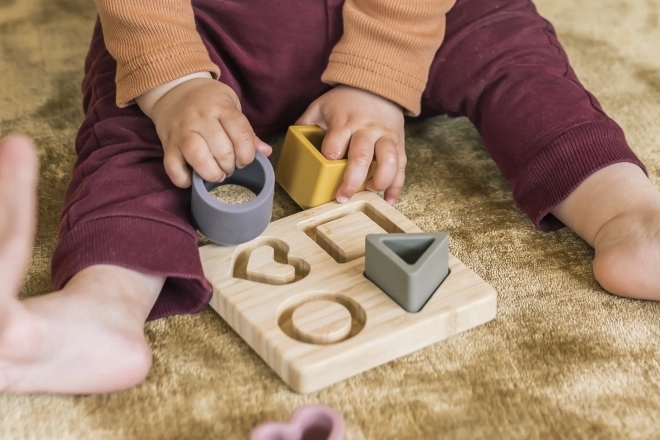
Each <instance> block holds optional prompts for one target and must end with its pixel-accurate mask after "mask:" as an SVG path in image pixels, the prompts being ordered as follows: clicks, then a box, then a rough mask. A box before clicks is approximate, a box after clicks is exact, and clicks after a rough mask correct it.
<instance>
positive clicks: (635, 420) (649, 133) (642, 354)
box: [0, 0, 660, 440]
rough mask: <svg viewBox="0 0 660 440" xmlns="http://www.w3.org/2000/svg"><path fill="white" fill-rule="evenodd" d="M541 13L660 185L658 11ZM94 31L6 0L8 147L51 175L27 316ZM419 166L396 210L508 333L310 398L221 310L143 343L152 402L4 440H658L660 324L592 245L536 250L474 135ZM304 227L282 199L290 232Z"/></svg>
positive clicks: (84, 414)
mask: <svg viewBox="0 0 660 440" xmlns="http://www.w3.org/2000/svg"><path fill="white" fill-rule="evenodd" d="M536 3H537V5H538V7H539V10H540V12H541V13H542V14H543V15H544V16H546V17H547V18H549V19H550V20H551V21H552V22H553V23H554V25H555V27H556V28H557V32H558V34H559V38H560V41H562V42H563V44H564V45H565V47H566V49H567V51H568V53H569V56H570V58H571V61H572V63H573V66H574V68H575V70H576V71H577V73H578V75H579V76H580V78H581V80H582V81H583V82H584V83H585V84H586V86H587V87H588V88H589V89H590V90H591V91H593V92H594V93H595V95H596V96H597V97H598V98H599V100H600V101H601V103H602V104H603V106H604V108H605V110H606V111H607V112H608V113H609V114H610V115H611V116H612V117H613V118H614V119H615V120H616V121H618V122H619V123H620V124H621V125H622V126H623V128H624V130H625V132H626V134H627V138H628V140H629V142H630V144H631V146H632V148H633V149H634V150H635V152H636V153H637V154H638V155H639V156H640V157H641V159H642V160H643V161H644V162H645V163H646V164H647V166H648V169H649V172H650V175H651V179H653V181H654V182H656V184H657V183H658V175H659V169H660V149H659V148H658V147H659V146H660V123H659V122H658V121H659V120H660V43H659V42H660V24H659V18H658V17H659V16H660V0H573V1H569V0H537V2H536ZM95 18H96V11H95V9H94V2H92V1H89V0H0V119H1V120H2V128H3V132H4V133H8V132H10V131H16V132H23V133H27V134H28V135H30V136H32V137H33V138H34V139H35V140H36V143H37V145H38V148H39V156H40V162H41V180H40V184H39V226H38V233H37V237H36V242H35V245H34V253H33V259H32V262H31V264H30V266H29V272H28V274H27V278H26V284H25V287H24V289H23V291H22V292H21V295H22V296H23V297H27V296H31V295H38V294H43V293H46V292H48V291H49V290H50V289H51V286H50V279H49V266H50V259H51V256H52V253H53V250H54V247H55V244H56V236H57V225H58V218H59V212H60V208H61V204H62V200H63V196H64V192H65V190H66V186H67V184H68V181H69V178H70V173H71V168H72V166H73V163H74V160H75V152H74V149H73V143H74V138H75V135H76V132H77V129H78V127H79V125H80V123H81V121H82V118H83V113H82V110H81V92H80V84H81V79H82V73H83V60H84V57H85V54H86V51H87V47H88V44H89V39H90V35H91V31H92V26H93V24H94V21H95ZM273 142H274V145H275V146H276V150H277V149H279V145H280V144H281V138H278V139H275V140H274V141H273ZM406 148H407V153H408V157H409V164H408V171H407V179H408V180H407V185H406V187H405V190H404V192H403V195H402V196H401V199H400V201H399V202H398V204H397V205H396V207H397V208H398V209H399V210H400V211H401V212H403V213H404V214H405V215H406V216H407V217H408V218H410V219H411V220H412V221H414V222H415V223H416V224H417V225H418V226H419V227H420V228H422V229H423V230H426V231H437V230H442V231H446V232H448V233H449V234H450V236H451V237H452V242H451V252H452V253H454V255H456V256H457V257H458V258H460V259H461V260H462V261H463V262H464V263H466V264H467V265H468V266H469V267H471V268H472V269H474V270H475V271H476V272H477V273H478V274H479V275H480V276H481V277H483V278H484V279H485V280H486V281H487V282H489V283H490V284H492V285H493V286H494V287H495V288H496V289H497V291H498V292H499V299H498V301H499V304H498V314H497V318H496V319H495V320H494V321H492V322H490V323H489V324H487V325H484V326H481V327H478V328H476V329H474V330H471V331H469V332H466V333H464V334H460V335H457V336H455V337H452V338H450V339H449V340H447V341H444V342H441V343H438V344H435V345H433V346H431V347H428V348H426V349H423V350H421V351H419V352H417V353H414V354H412V355H409V356H406V357H404V358H402V359H399V360H397V361H395V362H391V363H389V364H387V365H384V366H381V367H379V368H375V369H373V370H371V371H368V372H366V373H363V374H360V375H358V376H356V377H354V378H352V379H349V380H347V381H344V382H342V383H339V384H337V385H335V386H332V387H330V388H327V389H325V390H323V391H320V392H318V393H315V394H312V395H308V396H301V395H297V394H295V393H293V392H291V391H290V390H289V389H288V388H287V387H286V386H285V385H284V384H283V383H282V382H281V381H280V380H279V379H278V377H277V376H276V375H275V374H274V373H273V372H272V371H271V370H270V369H269V368H268V367H267V366H266V365H265V364H264V363H263V362H262V361H261V360H260V358H259V357H258V356H257V355H255V354H254V353H253V352H252V350H250V348H249V347H248V346H247V345H246V344H245V343H243V342H242V340H241V339H240V338H239V337H238V336H237V335H236V334H235V333H234V332H233V331H232V330H231V329H230V328H229V326H228V325H226V324H225V323H224V322H223V321H222V319H220V318H219V316H218V315H217V314H216V313H215V312H214V311H212V310H211V309H207V310H205V311H204V312H202V313H200V314H198V315H196V316H178V317H173V318H169V319H163V320H160V321H157V322H152V323H149V324H148V325H147V326H146V330H145V331H146V335H147V337H148V339H149V342H150V344H151V347H152V350H153V359H154V362H153V369H152V371H151V373H150V374H149V376H148V378H147V380H146V382H144V383H143V384H142V385H140V386H137V387H135V388H133V389H130V390H127V391H123V392H117V393H113V394H109V395H98V396H91V395H90V396H67V395H61V396H58V395H56V396H53V395H28V396H13V395H0V438H2V439H20V438H29V439H89V438H94V439H98V440H101V439H242V438H247V436H248V433H249V432H250V430H251V429H252V428H253V427H254V426H255V425H257V424H258V423H260V422H262V421H265V420H274V419H279V420H287V419H288V418H289V415H290V414H291V412H292V411H293V410H294V409H295V408H296V407H298V406H300V405H303V404H307V403H316V402H321V403H326V404H328V405H331V406H333V407H335V408H337V409H338V410H339V411H341V413H342V414H343V415H344V417H345V419H346V422H347V430H348V438H349V439H422V438H424V439H426V438H438V439H439V438H442V439H451V438H460V439H463V438H521V439H523V438H524V439H527V438H532V439H533V438H601V439H623V438H660V434H659V433H660V363H659V359H660V344H659V343H658V342H659V340H660V304H657V303H650V302H643V301H632V300H627V299H621V298H617V297H614V296H612V295H609V294H607V293H605V292H604V291H603V290H602V289H601V288H600V287H599V285H598V284H597V283H596V281H595V280H594V278H593V275H592V271H591V260H592V257H593V251H592V249H591V248H590V247H589V246H588V245H586V244H585V243H584V242H583V241H582V240H580V239H579V238H578V237H577V236H575V235H574V234H573V233H572V232H570V231H568V230H566V229H564V230H561V231H559V232H554V233H542V232H538V231H536V230H534V228H533V227H532V225H531V224H530V223H529V221H528V220H527V218H526V217H525V216H524V215H523V213H522V212H521V211H520V210H518V209H517V208H516V207H515V205H514V203H513V201H512V198H511V194H510V186H509V184H508V183H507V182H506V181H505V180H504V179H503V178H502V177H501V176H500V175H499V173H498V170H497V168H496V166H495V165H494V163H493V162H492V161H491V159H490V158H489V157H488V155H487V153H486V152H485V150H484V148H483V145H482V141H481V139H480V137H479V135H478V133H477V132H476V131H475V130H474V128H473V127H472V126H471V124H470V123H469V122H468V121H467V120H466V119H448V118H444V117H443V118H437V119H433V120H430V121H426V122H424V123H416V124H413V125H410V126H409V127H408V129H407V147H406ZM274 156H275V157H276V156H277V154H275V155H274ZM296 210H297V208H296V207H295V205H294V204H293V203H292V202H291V201H290V200H289V199H288V197H287V196H286V195H285V194H284V193H283V192H282V191H281V190H279V189H278V192H277V194H276V198H275V219H277V218H282V217H284V216H287V215H290V214H292V213H294V212H296Z"/></svg>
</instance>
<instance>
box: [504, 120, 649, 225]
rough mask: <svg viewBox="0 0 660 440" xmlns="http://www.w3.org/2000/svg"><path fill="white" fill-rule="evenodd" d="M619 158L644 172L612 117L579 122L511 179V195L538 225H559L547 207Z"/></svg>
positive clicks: (642, 166) (559, 222)
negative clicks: (603, 119) (586, 122)
mask: <svg viewBox="0 0 660 440" xmlns="http://www.w3.org/2000/svg"><path fill="white" fill-rule="evenodd" d="M620 162H630V163H633V164H635V165H637V166H639V167H640V168H641V169H642V170H643V171H644V172H645V173H647V171H646V167H645V166H644V164H643V163H642V162H641V161H640V160H639V159H638V158H637V156H636V155H635V153H633V151H632V150H631V149H630V147H629V146H628V143H627V142H626V138H625V135H624V134H623V130H621V128H620V127H619V126H618V125H617V124H616V123H615V122H614V121H612V120H608V121H603V122H594V123H589V124H584V125H580V126H578V127H575V128H573V129H571V130H570V131H568V132H566V133H564V134H562V135H561V136H559V137H558V138H556V139H555V140H553V141H552V142H551V143H550V144H548V145H547V146H546V147H545V148H544V149H543V150H541V152H540V153H539V154H538V155H537V156H536V157H534V158H533V159H532V160H531V161H530V162H529V164H528V165H527V167H526V168H525V169H524V170H523V171H522V172H521V173H520V174H519V175H518V176H516V177H515V178H514V179H512V181H511V183H512V185H513V197H514V199H515V200H516V203H517V205H518V206H519V207H520V208H521V209H522V210H524V211H525V212H526V213H527V216H528V217H529V219H530V220H531V221H532V223H534V226H536V227H537V228H538V229H540V230H542V231H551V230H556V229H560V228H562V227H563V226H565V225H564V224H563V223H562V222H561V221H559V219H557V218H556V217H555V216H554V215H552V214H550V211H551V210H553V209H554V208H555V207H556V206H557V205H558V204H559V203H561V202H562V201H563V200H564V199H566V197H568V196H569V195H570V194H571V193H572V192H573V191H574V190H575V189H576V188H577V187H578V186H579V185H580V184H581V183H582V182H583V181H584V180H585V179H586V178H587V177H589V176H591V175H592V174H593V173H595V172H596V171H598V170H600V169H603V168H605V167H607V166H609V165H612V164H615V163H620ZM647 174H648V173H647Z"/></svg>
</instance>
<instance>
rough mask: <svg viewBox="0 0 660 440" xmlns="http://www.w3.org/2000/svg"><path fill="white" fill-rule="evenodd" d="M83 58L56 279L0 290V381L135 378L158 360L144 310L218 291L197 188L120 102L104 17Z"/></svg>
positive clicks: (114, 382)
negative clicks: (16, 290) (201, 228)
mask: <svg viewBox="0 0 660 440" xmlns="http://www.w3.org/2000/svg"><path fill="white" fill-rule="evenodd" d="M85 70H86V77H85V81H84V84H83V89H84V90H83V91H84V108H85V115H86V116H85V122H84V123H83V126H82V127H81V129H80V132H79V135H78V138H77V141H76V150H77V153H78V161H77V162H76V164H75V166H74V170H73V176H72V180H71V184H70V187H69V190H68V192H67V195H66V198H65V204H64V210H63V213H62V220H61V225H60V237H59V238H60V241H59V244H58V247H57V249H56V251H55V254H54V257H53V281H54V284H55V288H56V289H58V291H56V292H53V293H51V294H48V295H44V296H39V297H34V298H30V299H27V300H25V301H20V302H19V301H17V300H16V299H15V298H14V297H13V296H10V295H8V296H7V297H6V298H0V301H1V304H0V307H1V308H4V309H5V310H9V313H7V314H6V319H4V320H3V323H2V328H0V389H5V390H8V391H12V392H31V391H46V392H74V393H90V392H108V391H113V390H118V389H122V388H126V387H129V386H131V385H135V384H137V383H139V382H140V381H141V380H143V379H144V377H145V376H146V374H147V372H148V371H149V367H150V364H151V355H150V352H149V347H148V345H147V344H146V342H145V340H144V334H143V331H144V329H143V326H144V322H145V320H146V319H147V317H148V316H150V317H152V318H154V317H160V316H166V315H170V314H174V313H192V312H196V311H199V310H201V309H202V308H203V307H205V306H206V304H207V303H208V300H209V298H210V295H211V289H210V286H209V285H208V283H207V282H206V281H205V279H204V275H203V272H202V268H201V263H200V260H199V253H198V249H197V233H196V231H195V230H194V229H193V227H192V226H191V218H190V214H189V212H190V207H189V204H190V192H189V190H180V189H178V188H176V187H175V186H174V185H173V184H172V183H171V182H170V180H169V179H168V177H167V175H166V174H165V171H164V168H163V163H162V161H163V152H162V148H161V146H160V142H159V141H158V137H157V135H156V133H155V129H154V126H153V123H151V121H150V120H149V119H148V118H147V117H146V116H144V115H143V114H142V113H141V112H140V110H139V109H138V108H137V107H135V106H133V107H130V108H126V109H119V108H117V107H116V105H115V102H114V100H115V97H114V95H115V93H114V91H115V86H114V72H115V65H114V61H113V60H112V58H111V57H110V55H109V54H108V53H107V51H106V50H105V48H104V45H103V35H102V33H101V29H100V26H97V28H96V31H95V34H94V38H93V42H92V47H91V49H90V53H89V56H88V58H87V62H86V68H85ZM166 277H167V281H165V279H166ZM159 294H160V296H159ZM157 299H158V300H157ZM154 304H155V305H154Z"/></svg>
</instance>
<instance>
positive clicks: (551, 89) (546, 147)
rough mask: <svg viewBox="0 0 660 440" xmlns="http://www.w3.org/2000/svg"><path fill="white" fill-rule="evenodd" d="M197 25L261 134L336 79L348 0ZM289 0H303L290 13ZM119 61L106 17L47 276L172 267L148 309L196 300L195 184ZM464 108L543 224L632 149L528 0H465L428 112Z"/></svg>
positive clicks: (427, 99)
mask: <svg viewBox="0 0 660 440" xmlns="http://www.w3.org/2000/svg"><path fill="white" fill-rule="evenodd" d="M193 5H194V7H195V16H196V18H197V25H198V29H199V32H200V34H201V36H202V39H203V40H204V42H205V44H206V47H207V48H208V51H209V53H210V55H211V58H212V59H213V61H214V62H215V63H217V64H218V65H219V66H220V69H221V71H222V77H221V78H220V80H221V81H223V82H225V83H226V84H228V85H230V86H231V87H232V88H233V89H234V90H235V91H236V93H237V94H238V96H239V97H240V99H241V102H242V106H243V111H244V113H245V114H246V116H247V117H248V119H249V120H250V122H251V123H252V125H253V127H254V129H255V132H256V133H257V134H258V135H259V136H262V137H263V136H268V135H269V134H271V133H274V132H277V131H280V130H284V129H286V127H287V126H289V125H291V124H293V123H294V122H295V120H296V119H297V117H298V116H300V115H301V114H302V113H303V111H304V110H305V109H306V108H307V106H308V105H309V104H310V103H311V102H312V101H313V100H314V99H315V98H317V97H318V96H320V95H321V94H323V93H324V92H325V91H327V90H328V89H329V87H328V86H327V85H325V84H323V83H322V82H321V81H320V79H319V78H320V77H321V73H322V72H323V70H324V69H325V67H326V64H327V60H328V56H329V54H330V51H331V50H332V47H333V46H334V44H335V43H336V42H337V41H338V39H339V38H340V37H341V34H342V28H343V27H342V14H341V8H342V0H326V1H310V0H290V1H287V2H273V1H269V0H251V1H243V2H229V1H223V0H194V1H193ZM290 11H296V15H295V17H292V16H291V12H290ZM114 77H115V62H114V60H113V59H112V57H111V56H110V54H109V53H108V52H107V50H106V48H105V45H104V42H103V34H102V30H101V27H100V25H98V24H97V26H96V29H95V30H94V36H93V40H92V44H91V48H90V51H89V55H88V57H87V60H86V64H85V80H84V82H83V92H84V103H83V105H84V110H85V115H86V116H85V122H84V124H83V125H82V127H81V129H80V132H79V134H78V137H77V140H76V151H77V153H78V160H77V162H76V164H75V166H74V169H73V177H72V180H71V184H70V186H69V189H68V192H67V194H66V199H65V204H64V210H63V213H62V220H61V226H60V235H59V245H58V247H57V249H56V251H55V255H54V257H53V266H52V276H53V281H54V284H55V287H56V288H58V289H59V288H61V287H62V286H63V285H64V284H65V283H66V282H67V281H68V280H69V279H70V278H71V277H72V276H73V275H74V274H76V273H77V272H78V271H80V270H82V269H84V268H86V267H88V266H91V265H97V264H113V265H117V266H123V267H126V268H130V269H134V270H137V271H140V272H143V273H149V274H160V275H165V276H167V281H166V283H165V286H164V288H163V291H162V293H161V295H160V297H159V299H158V301H157V303H156V305H155V306H154V308H153V310H152V312H151V315H150V318H151V319H155V318H159V317H163V316H167V315H172V314H180V313H194V312H198V311H200V310H201V309H202V308H203V307H204V306H205V305H206V304H207V303H208V301H209V299H210V296H211V287H210V285H209V284H208V282H207V281H206V280H205V279H204V276H203V272H202V267H201V263H200V260H199V254H198V250H197V235H196V232H195V230H194V228H193V227H192V226H191V214H190V190H182V189H178V188H176V187H175V186H174V185H173V184H172V183H171V182H170V180H169V178H168V177H167V175H166V174H165V170H164V168H163V151H162V148H161V144H160V142H159V139H158V136H157V135H156V131H155V129H154V125H153V123H152V122H151V120H150V119H149V118H147V117H146V116H145V115H144V114H142V112H141V111H140V109H139V108H138V107H137V106H132V107H129V108H123V109H121V108H118V107H117V106H116V105H115V84H114ZM442 113H446V114H449V115H452V116H454V115H462V116H467V117H468V118H469V119H470V121H472V122H473V123H474V125H475V126H476V127H477V129H478V130H479V132H480V133H481V136H482V137H483V140H484V144H485V146H486V149H487V150H488V152H489V154H490V155H491V156H492V158H493V159H494V160H495V162H496V163H497V166H498V167H499V168H500V170H501V171H502V174H503V175H504V177H505V178H506V179H507V180H508V181H509V182H511V185H512V187H513V197H514V199H515V201H516V203H517V204H518V206H520V208H521V209H523V210H524V211H525V212H526V213H527V215H528V216H529V218H530V220H531V221H532V222H533V223H534V224H535V225H536V226H537V227H538V228H540V229H543V230H550V229H556V228H559V227H561V226H562V225H561V223H560V222H559V221H558V220H557V219H556V218H554V217H553V216H552V215H551V214H549V212H550V210H551V209H553V208H554V207H555V206H556V205H557V204H558V203H559V202H561V201H562V200H563V199H564V198H566V196H568V195H569V194H570V193H571V191H573V190H574V189H575V188H576V187H577V186H578V185H579V184H580V183H581V182H582V181H583V180H584V179H585V178H587V177H588V176H589V175H591V174H592V173H594V172H595V171H597V170H599V169H601V168H603V167H605V166H607V165H610V164H613V163H616V162H632V163H635V164H637V165H639V166H640V167H642V168H644V166H643V165H642V163H641V162H640V161H639V160H638V159H637V158H636V157H635V155H634V154H633V152H632V151H631V150H630V148H629V147H628V145H627V144H626V141H625V138H624V135H623V132H622V131H621V129H620V128H619V127H618V126H617V124H616V123H615V122H614V121H612V120H611V119H610V118H608V117H607V115H606V114H605V113H604V112H603V110H602V109H601V107H600V105H599V104H598V101H597V100H596V98H595V97H594V96H593V95H591V94H590V93H589V92H588V91H586V90H585V89H584V87H582V85H581V84H580V82H579V81H578V79H577V77H576V75H575V73H574V72H573V70H572V69H571V67H570V65H569V62H568V59H567V57H566V54H565V52H564V51H563V49H562V47H561V45H560V44H559V42H558V41H557V37H556V35H555V31H554V29H553V27H552V25H551V24H550V23H549V22H547V21H546V20H544V19H543V18H541V17H540V16H539V15H538V14H537V12H536V10H535V7H534V5H533V4H532V3H531V1H530V0H458V3H457V4H456V6H455V7H454V8H453V9H452V10H451V11H450V13H449V15H448V17H447V34H446V37H445V41H444V43H443V45H442V47H441V48H440V50H439V51H438V53H437V55H436V57H435V60H434V62H433V65H432V67H431V71H430V75H429V82H428V87H427V89H426V91H425V93H424V96H423V116H427V117H428V116H434V115H438V114H442Z"/></svg>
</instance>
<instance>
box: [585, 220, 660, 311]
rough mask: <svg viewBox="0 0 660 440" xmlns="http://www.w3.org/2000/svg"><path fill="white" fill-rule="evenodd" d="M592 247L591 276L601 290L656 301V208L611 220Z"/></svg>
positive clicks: (659, 276)
mask: <svg viewBox="0 0 660 440" xmlns="http://www.w3.org/2000/svg"><path fill="white" fill-rule="evenodd" d="M594 248H595V249H596V256H595V258H594V275H595V276H596V279H597V280H598V282H599V283H600V285H601V286H603V288H604V289H605V290H607V291H609V292H612V293H614V294H616V295H620V296H626V297H629V298H640V299H650V300H655V301H659V300H660V209H657V208H656V209H640V210H632V211H629V212H626V213H624V214H621V215H620V216H617V217H615V218H613V219H612V220H610V221H608V222H607V223H605V224H604V225H603V226H602V228H601V229H600V230H599V231H598V233H597V234H596V237H595V240H594Z"/></svg>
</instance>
